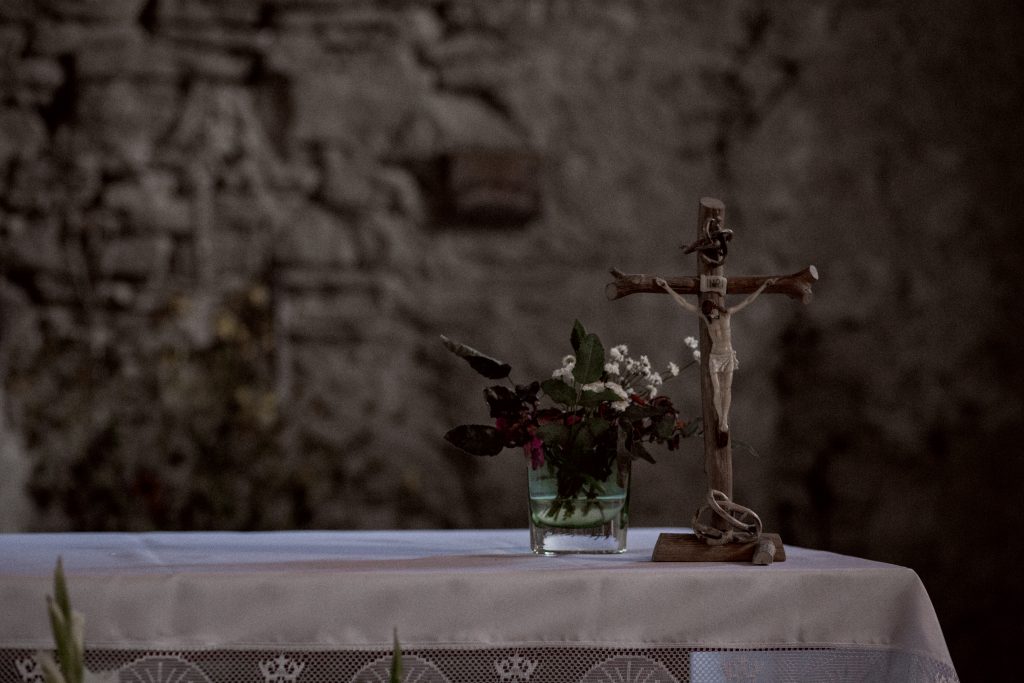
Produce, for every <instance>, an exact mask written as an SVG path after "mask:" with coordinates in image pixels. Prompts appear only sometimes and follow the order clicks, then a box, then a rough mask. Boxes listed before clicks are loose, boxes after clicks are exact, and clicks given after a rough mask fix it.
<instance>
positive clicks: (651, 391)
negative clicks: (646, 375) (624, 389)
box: [647, 384, 658, 398]
mask: <svg viewBox="0 0 1024 683" xmlns="http://www.w3.org/2000/svg"><path fill="white" fill-rule="evenodd" d="M657 395H658V387H656V386H654V385H653V384H648V385H647V396H648V397H649V398H654V397H655V396H657Z"/></svg>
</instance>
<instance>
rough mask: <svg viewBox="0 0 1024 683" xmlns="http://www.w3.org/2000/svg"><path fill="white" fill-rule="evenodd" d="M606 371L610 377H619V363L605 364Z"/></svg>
mask: <svg viewBox="0 0 1024 683" xmlns="http://www.w3.org/2000/svg"><path fill="white" fill-rule="evenodd" d="M604 371H605V372H607V373H608V374H609V375H617V374H619V364H618V363H605V364H604Z"/></svg>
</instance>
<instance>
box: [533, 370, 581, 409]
mask: <svg viewBox="0 0 1024 683" xmlns="http://www.w3.org/2000/svg"><path fill="white" fill-rule="evenodd" d="M540 388H541V389H542V390H543V391H544V393H545V394H547V395H548V396H549V397H550V398H551V400H552V401H554V402H555V403H562V404H564V405H567V406H568V405H572V404H574V403H576V390H575V389H573V388H572V387H571V386H569V385H568V384H566V383H565V382H563V381H562V380H560V379H556V378H554V377H551V378H550V379H546V380H544V381H543V382H541V384H540Z"/></svg>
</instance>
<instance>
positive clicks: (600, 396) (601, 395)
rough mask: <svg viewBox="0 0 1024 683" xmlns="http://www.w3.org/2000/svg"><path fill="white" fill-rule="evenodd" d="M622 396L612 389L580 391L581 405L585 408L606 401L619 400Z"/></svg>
mask: <svg viewBox="0 0 1024 683" xmlns="http://www.w3.org/2000/svg"><path fill="white" fill-rule="evenodd" d="M620 399H621V397H620V396H619V395H618V394H616V393H615V392H614V391H612V390H611V389H602V390H601V391H583V392H581V393H580V405H581V406H584V407H585V408H593V407H594V406H597V405H600V404H601V403H604V402H605V401H618V400H620Z"/></svg>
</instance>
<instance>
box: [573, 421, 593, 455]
mask: <svg viewBox="0 0 1024 683" xmlns="http://www.w3.org/2000/svg"><path fill="white" fill-rule="evenodd" d="M569 444H570V447H571V448H572V452H573V453H577V454H583V453H586V452H588V451H590V450H591V449H592V448H593V447H594V435H593V434H592V433H591V432H590V430H589V429H587V425H586V423H585V422H577V423H576V424H574V425H573V426H572V427H570V428H569Z"/></svg>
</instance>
